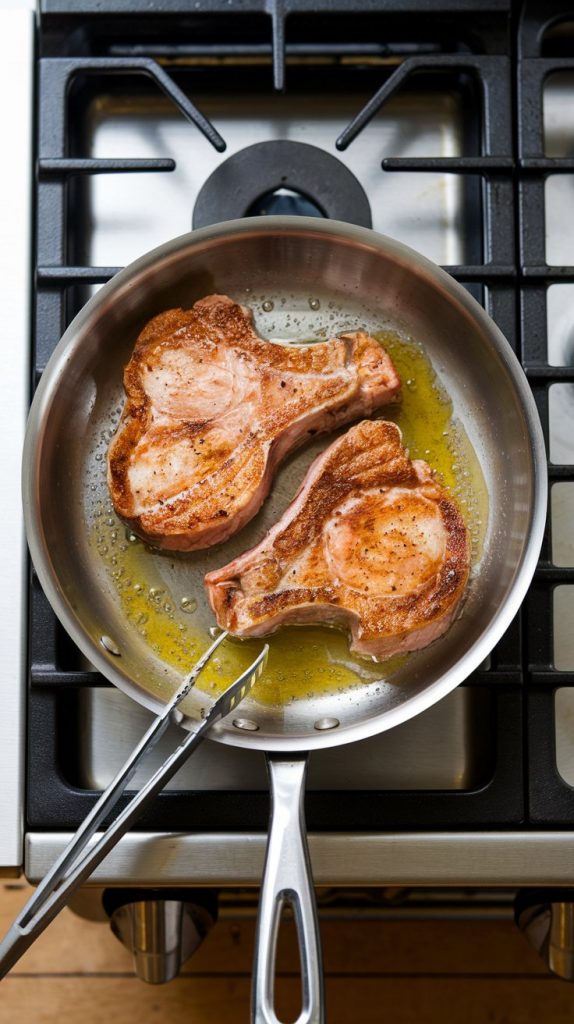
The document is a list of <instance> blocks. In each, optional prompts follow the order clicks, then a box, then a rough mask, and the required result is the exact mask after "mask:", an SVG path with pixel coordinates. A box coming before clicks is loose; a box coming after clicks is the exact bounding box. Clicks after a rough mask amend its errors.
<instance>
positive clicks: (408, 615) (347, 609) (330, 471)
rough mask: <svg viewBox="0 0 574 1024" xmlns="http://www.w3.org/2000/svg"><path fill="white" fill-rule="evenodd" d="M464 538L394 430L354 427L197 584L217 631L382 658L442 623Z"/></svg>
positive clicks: (460, 583) (448, 617) (457, 582)
mask: <svg viewBox="0 0 574 1024" xmlns="http://www.w3.org/2000/svg"><path fill="white" fill-rule="evenodd" d="M469 564H470V551H469V542H468V535H467V530H466V527H465V524H464V521H463V519H462V516H461V514H460V512H459V510H458V508H457V506H456V505H455V503H454V501H453V500H452V498H451V497H449V496H448V495H447V494H446V492H445V491H444V489H443V488H442V487H440V486H439V484H438V483H436V481H435V480H434V479H433V474H432V470H431V469H430V467H429V466H428V465H427V464H426V462H419V461H416V462H411V460H410V458H409V456H408V452H407V451H405V449H404V448H403V446H402V444H401V432H400V430H399V428H398V427H397V426H396V424H394V423H391V422H387V421H385V420H373V421H368V420H366V421H364V422H362V423H358V424H357V425H356V426H354V427H351V429H350V430H349V431H348V432H347V433H346V434H345V435H344V436H343V437H340V438H339V439H338V440H336V441H334V442H333V444H332V445H331V446H330V447H329V448H327V450H326V451H325V452H323V453H322V454H321V455H320V456H319V457H318V458H317V459H315V461H314V462H313V464H312V465H311V467H310V469H309V471H308V473H307V475H306V477H305V480H304V481H303V483H302V485H301V487H300V489H299V491H298V493H297V494H296V496H295V498H294V500H293V502H292V503H291V505H290V506H289V508H288V509H287V510H286V512H285V513H284V514H283V516H282V518H281V519H280V520H279V522H277V523H276V524H275V526H274V527H273V528H272V529H271V530H270V531H269V533H268V534H267V536H266V537H265V538H264V539H263V540H262V541H261V543H260V544H259V545H258V546H257V547H254V548H252V549H251V551H247V552H245V554H243V555H240V556H239V557H238V558H236V559H235V560H234V561H232V562H230V563H229V564H228V565H224V566H223V568H222V569H216V570H215V571H214V572H210V573H209V574H208V575H207V576H206V577H205V584H206V588H207V594H208V597H209V602H210V604H211V607H212V609H213V611H214V613H215V616H216V618H217V622H218V624H219V625H220V626H221V627H222V628H223V629H228V630H229V631H230V632H231V633H233V634H234V635H235V636H240V637H253V636H266V635H267V634H268V633H273V632H274V630H276V629H277V628H278V627H279V626H281V625H284V624H288V623H321V622H325V623H332V624H338V625H343V626H347V627H349V628H350V630H351V634H352V643H351V650H353V651H356V652H357V653H359V654H364V655H374V656H376V657H378V658H388V657H390V656H391V655H393V654H399V653H401V652H405V651H414V650H418V649H419V648H421V647H426V645H427V644H429V643H431V641H432V640H435V639H436V638H437V637H439V636H441V635H442V634H443V633H444V632H445V631H446V630H447V629H448V627H449V626H450V624H451V622H452V620H453V618H454V616H455V615H456V612H457V609H458V608H459V605H460V602H461V598H462V596H463V593H464V589H465V586H466V582H467V579H468V572H469Z"/></svg>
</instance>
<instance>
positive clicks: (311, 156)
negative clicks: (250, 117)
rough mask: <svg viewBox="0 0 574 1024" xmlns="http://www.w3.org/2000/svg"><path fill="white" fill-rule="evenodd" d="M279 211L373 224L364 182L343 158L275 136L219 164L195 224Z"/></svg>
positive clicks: (203, 193) (205, 188)
mask: <svg viewBox="0 0 574 1024" xmlns="http://www.w3.org/2000/svg"><path fill="white" fill-rule="evenodd" d="M279 213H287V214H295V215H299V216H307V217H309V216H311V217H328V218H331V219H333V220H344V221H349V222H350V223H352V224H360V225H362V226H363V227H367V228H370V227H371V225H372V221H371V209H370V206H369V200H368V199H367V196H366V194H365V192H364V190H363V187H362V185H360V184H359V182H358V181H357V179H356V178H355V176H354V175H353V174H352V173H351V171H349V170H348V169H347V167H345V165H344V164H342V163H341V161H340V160H338V159H337V158H336V157H334V156H331V154H330V153H326V152H325V150H323V149H318V148H317V147H316V146H308V145H307V144H306V143H303V142H283V141H272V142H259V143H257V144H256V145H254V146H247V147H246V149H241V150H240V151H239V152H238V153H234V154H233V156H230V157H229V158H228V159H227V160H224V161H223V163H221V164H219V166H218V167H216V169H215V170H214V171H213V173H212V174H211V175H210V176H209V178H208V179H207V181H206V182H205V184H204V186H203V188H202V189H201V192H200V193H199V195H198V197H197V200H196V203H195V209H194V211H193V227H194V228H202V227H207V225H209V224H217V223H219V222H220V221H224V220H234V219H235V218H236V217H253V216H265V215H269V214H279Z"/></svg>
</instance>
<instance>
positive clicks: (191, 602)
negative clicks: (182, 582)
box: [179, 597, 197, 615]
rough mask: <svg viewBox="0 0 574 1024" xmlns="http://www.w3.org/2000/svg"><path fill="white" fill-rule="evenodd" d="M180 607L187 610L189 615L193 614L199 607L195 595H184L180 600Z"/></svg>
mask: <svg viewBox="0 0 574 1024" xmlns="http://www.w3.org/2000/svg"><path fill="white" fill-rule="evenodd" d="M179 607H180V608H181V610H182V612H187V613H188V614H189V615H191V613H192V612H194V611H195V610H196V608H197V601H196V600H195V598H194V597H182V599H181V601H180V602H179Z"/></svg>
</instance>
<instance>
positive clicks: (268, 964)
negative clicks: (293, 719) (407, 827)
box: [251, 754, 325, 1024]
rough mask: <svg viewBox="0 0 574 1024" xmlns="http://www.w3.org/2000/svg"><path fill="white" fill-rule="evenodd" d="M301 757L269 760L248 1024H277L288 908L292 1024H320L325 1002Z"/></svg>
mask: <svg viewBox="0 0 574 1024" xmlns="http://www.w3.org/2000/svg"><path fill="white" fill-rule="evenodd" d="M307 761H308V755H307V754H293V755H292V757H291V758H290V759H289V760H286V759H285V757H279V756H273V755H269V756H268V758H267V769H268V772H269V780H270V784H271V823H270V828H269V839H268V842H267V853H266V857H265V867H264V870H263V881H262V885H261V896H260V900H259V916H258V919H257V935H256V938H255V962H254V965H253V992H252V1008H251V1020H252V1022H253V1024H280V1022H279V1019H278V1017H277V1016H276V1014H275V1009H274V1006H275V955H276V950H277V936H278V933H279V923H280V918H281V911H282V908H283V906H284V904H285V903H289V904H290V905H291V907H292V909H293V916H294V918H295V924H296V926H297V938H298V942H299V952H300V958H301V975H302V978H301V980H302V989H303V1006H302V1009H301V1013H300V1015H299V1017H298V1018H297V1021H296V1024H323V1022H324V1020H325V1000H324V993H323V968H322V963H321V944H320V937H319V922H318V920H317V905H316V902H315V891H314V888H313V879H312V876H311V864H310V861H309V850H308V847H307V838H306V832H305V812H304V795H305V777H306V774H307Z"/></svg>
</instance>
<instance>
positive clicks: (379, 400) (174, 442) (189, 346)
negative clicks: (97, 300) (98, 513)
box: [108, 295, 400, 551]
mask: <svg viewBox="0 0 574 1024" xmlns="http://www.w3.org/2000/svg"><path fill="white" fill-rule="evenodd" d="M124 387H125V391H126V396H127V398H126V403H125V407H124V410H123V414H122V418H121V422H120V425H119V427H118V431H117V433H116V435H115V437H114V439H113V440H112V443H111V445H110V449H109V453H108V483H109V489H110V493H111V497H112V501H113V503H114V507H115V509H116V512H117V513H118V514H119V515H120V516H122V518H123V519H125V520H127V521H128V522H129V523H130V525H131V526H132V528H133V529H134V530H135V531H136V532H137V533H139V534H140V535H141V536H143V537H145V538H146V539H147V540H148V541H149V542H150V543H151V544H153V545H154V546H156V547H161V548H172V549H175V550H179V551H192V550H194V549H196V548H206V547H209V546H210V545H211V544H215V543H217V542H219V541H223V540H226V539H227V538H228V537H230V536H231V535H232V534H234V533H236V532H237V530H239V529H240V528H241V527H242V526H243V525H244V524H245V523H246V522H248V521H249V520H250V519H251V518H252V517H253V516H254V515H255V513H256V512H257V510H258V509H259V507H260V505H261V503H262V502H263V500H264V498H265V497H266V495H267V493H268V491H269V488H270V486H271V481H272V477H273V473H274V471H275V468H276V466H277V464H278V462H279V461H280V460H281V459H282V458H283V457H284V455H285V454H286V453H287V452H288V451H290V450H291V449H292V448H293V447H295V446H296V445H297V444H299V443H301V442H302V441H303V440H304V439H305V438H306V437H307V436H308V435H310V434H315V433H318V432H319V431H327V430H333V428H334V427H337V426H338V425H339V424H341V423H347V422H348V421H349V420H352V419H356V418H357V417H359V416H364V415H369V414H370V413H371V412H372V411H373V410H374V409H376V408H378V407H379V406H381V405H384V404H385V402H389V401H391V400H393V399H394V398H395V397H396V396H397V394H398V391H399V388H400V381H399V378H398V375H397V373H396V371H395V368H394V366H393V364H392V362H391V359H390V357H389V356H388V354H387V353H386V352H385V350H384V349H383V348H382V347H381V346H380V345H379V344H378V342H376V341H375V340H374V339H373V338H370V337H369V336H368V335H367V334H365V333H364V332H363V331H356V332H355V333H353V334H347V335H343V336H342V337H340V338H335V339H333V340H331V341H326V342H319V343H316V344H311V345H296V346H288V345H280V344H276V343H273V342H270V341H265V340H264V339H263V338H260V337H259V336H258V335H257V334H256V333H255V331H254V330H253V324H252V317H251V312H250V310H248V309H246V308H245V307H244V306H240V305H238V304H237V303H235V302H233V301H232V300H231V299H229V298H227V297H226V296H224V295H210V296H208V297H207V298H205V299H201V300H200V301H199V302H196V303H195V305H194V306H193V307H192V308H191V309H187V310H184V309H172V310H169V311H168V312H166V313H161V314H160V315H159V316H157V317H155V318H154V319H153V320H151V321H150V322H149V323H148V324H147V326H146V327H145V328H144V330H143V331H142V333H141V334H140V336H139V338H138V340H137V342H136V346H135V349H134V352H133V355H132V357H131V359H130V361H129V363H128V365H127V367H126V369H125V372H124Z"/></svg>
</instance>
